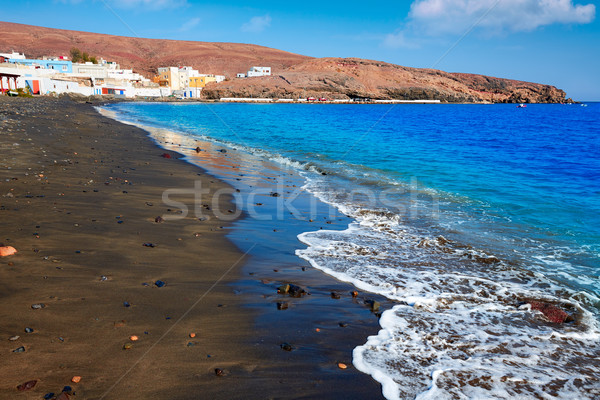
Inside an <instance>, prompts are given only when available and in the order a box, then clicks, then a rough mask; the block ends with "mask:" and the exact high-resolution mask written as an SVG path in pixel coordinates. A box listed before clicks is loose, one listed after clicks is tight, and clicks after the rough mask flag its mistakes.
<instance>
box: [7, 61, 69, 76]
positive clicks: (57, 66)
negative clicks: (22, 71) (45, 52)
mask: <svg viewBox="0 0 600 400" xmlns="http://www.w3.org/2000/svg"><path fill="white" fill-rule="evenodd" d="M8 62H9V63H12V64H22V65H31V66H36V67H40V68H45V69H54V70H56V71H58V72H62V73H72V72H73V63H72V62H71V61H64V60H29V59H26V60H20V59H16V58H9V59H8Z"/></svg>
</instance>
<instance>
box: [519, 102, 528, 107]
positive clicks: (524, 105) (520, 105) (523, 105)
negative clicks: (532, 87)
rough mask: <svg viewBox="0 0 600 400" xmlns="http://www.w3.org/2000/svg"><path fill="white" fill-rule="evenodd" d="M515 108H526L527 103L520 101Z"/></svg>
mask: <svg viewBox="0 0 600 400" xmlns="http://www.w3.org/2000/svg"><path fill="white" fill-rule="evenodd" d="M517 108H527V105H526V104H522V103H521V104H519V105H518V106H517Z"/></svg>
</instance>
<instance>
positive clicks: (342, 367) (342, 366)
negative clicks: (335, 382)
mask: <svg viewBox="0 0 600 400" xmlns="http://www.w3.org/2000/svg"><path fill="white" fill-rule="evenodd" d="M337 366H338V368H339V369H346V368H348V366H347V365H346V364H344V363H338V365H337Z"/></svg>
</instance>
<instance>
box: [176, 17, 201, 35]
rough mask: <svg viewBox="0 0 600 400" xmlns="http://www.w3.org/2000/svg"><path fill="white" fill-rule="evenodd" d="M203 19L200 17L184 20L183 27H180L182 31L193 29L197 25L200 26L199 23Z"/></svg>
mask: <svg viewBox="0 0 600 400" xmlns="http://www.w3.org/2000/svg"><path fill="white" fill-rule="evenodd" d="M200 21H201V19H200V18H192V19H190V20H189V21H187V22H184V23H183V24H182V25H181V27H180V28H179V31H180V32H187V31H190V30H192V29H194V28H195V27H196V26H198V24H199V23H200Z"/></svg>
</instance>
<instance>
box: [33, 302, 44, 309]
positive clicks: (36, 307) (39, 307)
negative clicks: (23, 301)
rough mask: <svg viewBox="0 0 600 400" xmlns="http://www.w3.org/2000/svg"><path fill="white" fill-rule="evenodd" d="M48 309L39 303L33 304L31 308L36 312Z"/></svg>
mask: <svg viewBox="0 0 600 400" xmlns="http://www.w3.org/2000/svg"><path fill="white" fill-rule="evenodd" d="M44 307H46V305H45V304H44V303H38V304H32V305H31V308H33V309H34V310H40V309H42V308H44Z"/></svg>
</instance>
